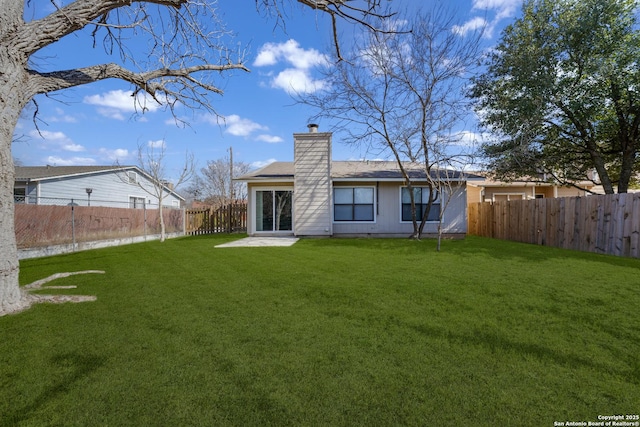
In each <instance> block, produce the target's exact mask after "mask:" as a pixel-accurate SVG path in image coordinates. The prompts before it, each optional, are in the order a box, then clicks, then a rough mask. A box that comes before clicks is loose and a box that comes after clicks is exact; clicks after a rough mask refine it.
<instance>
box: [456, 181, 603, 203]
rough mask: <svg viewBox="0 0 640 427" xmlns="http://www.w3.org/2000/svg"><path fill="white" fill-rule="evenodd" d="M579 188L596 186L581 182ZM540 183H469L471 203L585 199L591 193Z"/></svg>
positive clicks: (589, 188)
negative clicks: (559, 198)
mask: <svg viewBox="0 0 640 427" xmlns="http://www.w3.org/2000/svg"><path fill="white" fill-rule="evenodd" d="M578 186H579V187H581V188H584V189H587V190H590V191H592V190H593V188H594V184H593V183H591V182H587V181H585V182H580V183H578ZM581 188H576V187H571V186H566V185H565V186H562V185H558V184H553V183H548V182H538V181H533V180H531V181H511V182H503V181H494V180H491V179H488V178H483V179H480V180H474V181H470V182H469V186H468V188H467V195H468V200H469V203H478V202H499V201H506V200H529V199H541V198H557V197H583V196H586V195H588V194H589V193H588V192H587V191H585V190H584V189H581Z"/></svg>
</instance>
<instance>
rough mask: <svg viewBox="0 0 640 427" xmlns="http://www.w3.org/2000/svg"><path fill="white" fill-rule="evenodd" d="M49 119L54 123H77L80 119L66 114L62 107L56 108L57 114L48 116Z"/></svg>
mask: <svg viewBox="0 0 640 427" xmlns="http://www.w3.org/2000/svg"><path fill="white" fill-rule="evenodd" d="M47 120H48V121H50V122H52V123H76V122H77V121H78V120H77V119H76V118H75V117H73V116H70V115H68V114H65V112H64V110H63V109H62V108H56V115H55V116H51V117H49V118H47Z"/></svg>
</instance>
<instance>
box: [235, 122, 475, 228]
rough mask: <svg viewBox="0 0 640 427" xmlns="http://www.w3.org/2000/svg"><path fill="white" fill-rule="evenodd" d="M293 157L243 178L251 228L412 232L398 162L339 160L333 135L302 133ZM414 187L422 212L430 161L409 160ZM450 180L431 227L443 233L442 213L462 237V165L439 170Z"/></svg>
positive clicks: (431, 217) (296, 139) (435, 208)
mask: <svg viewBox="0 0 640 427" xmlns="http://www.w3.org/2000/svg"><path fill="white" fill-rule="evenodd" d="M293 139H294V161H293V162H275V163H271V164H270V165H268V166H265V167H264V168H262V169H259V170H257V171H255V172H252V173H249V174H246V175H244V176H242V177H239V178H238V180H240V181H245V182H247V184H248V193H249V201H248V226H247V231H248V233H249V234H250V235H295V236H380V237H384V236H387V237H394V236H397V237H400V236H402V237H405V236H408V235H410V234H412V232H413V223H412V218H411V204H410V194H409V190H408V188H407V182H406V181H405V179H404V177H403V175H402V173H401V171H400V168H399V167H398V165H397V163H396V162H388V161H333V160H332V159H331V144H332V134H331V133H328V132H318V129H317V126H316V125H310V126H309V132H306V133H295V134H294V135H293ZM404 166H405V169H406V170H407V171H408V173H409V175H410V178H411V181H412V182H411V184H412V186H413V187H414V188H413V191H414V198H415V203H416V209H417V211H418V212H423V211H424V209H425V208H426V206H427V202H428V200H429V186H428V184H427V183H428V180H427V176H426V174H425V171H424V169H423V168H421V167H420V166H419V165H416V164H409V163H408V164H406V165H404ZM433 173H434V174H440V175H439V176H435V177H431V178H432V180H433V178H435V179H437V180H440V181H444V180H447V181H448V184H450V185H447V186H446V188H447V189H448V190H447V191H442V193H443V194H437V198H436V200H435V202H434V204H433V206H432V208H431V210H430V213H429V217H428V221H427V223H426V226H425V230H424V234H426V235H429V234H433V235H435V234H436V233H437V227H438V218H439V214H440V212H441V209H444V206H447V208H446V210H445V211H444V212H443V223H442V226H443V233H444V234H446V235H450V236H463V235H465V233H466V231H467V217H466V213H467V210H466V207H467V200H466V181H467V179H469V176H468V175H467V174H465V173H462V172H458V171H451V170H447V171H435V172H433Z"/></svg>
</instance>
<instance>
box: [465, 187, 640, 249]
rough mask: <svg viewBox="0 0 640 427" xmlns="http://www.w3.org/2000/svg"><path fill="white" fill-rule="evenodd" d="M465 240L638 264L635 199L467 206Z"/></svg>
mask: <svg viewBox="0 0 640 427" xmlns="http://www.w3.org/2000/svg"><path fill="white" fill-rule="evenodd" d="M468 214H469V234H472V235H477V236H484V237H492V238H496V239H504V240H513V241H517V242H524V243H534V244H538V245H545V246H554V247H558V248H564V249H575V250H579V251H587V252H595V253H600V254H610V255H617V256H626V257H634V258H640V193H627V194H610V195H594V196H587V197H562V198H557V199H553V198H545V199H533V200H512V201H500V202H495V203H493V204H491V203H473V204H470V205H469V213H468Z"/></svg>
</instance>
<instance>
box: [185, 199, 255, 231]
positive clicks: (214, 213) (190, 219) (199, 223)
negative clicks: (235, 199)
mask: <svg viewBox="0 0 640 427" xmlns="http://www.w3.org/2000/svg"><path fill="white" fill-rule="evenodd" d="M246 230H247V205H246V204H244V203H234V204H230V205H227V206H223V207H221V208H218V209H188V210H187V211H186V234H188V235H192V236H193V235H198V234H214V233H234V232H241V231H246Z"/></svg>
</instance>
